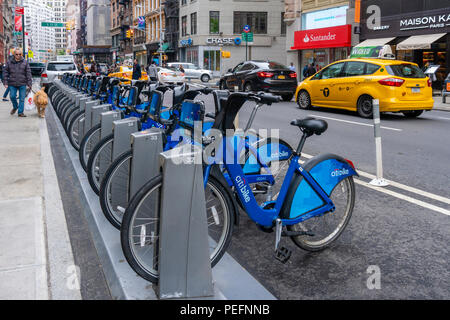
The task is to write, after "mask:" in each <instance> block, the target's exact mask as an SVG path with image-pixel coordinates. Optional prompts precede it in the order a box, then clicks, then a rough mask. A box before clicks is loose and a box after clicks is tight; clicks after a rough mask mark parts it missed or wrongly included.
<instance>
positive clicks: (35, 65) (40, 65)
mask: <svg viewBox="0 0 450 320" xmlns="http://www.w3.org/2000/svg"><path fill="white" fill-rule="evenodd" d="M44 66H45V65H44V64H43V63H39V62H30V67H31V68H33V67H34V68H37V67H39V68H42V67H44Z"/></svg>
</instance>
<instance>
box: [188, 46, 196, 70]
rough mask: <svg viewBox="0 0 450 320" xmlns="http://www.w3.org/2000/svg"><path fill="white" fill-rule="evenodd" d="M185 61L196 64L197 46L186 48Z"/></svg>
mask: <svg viewBox="0 0 450 320" xmlns="http://www.w3.org/2000/svg"><path fill="white" fill-rule="evenodd" d="M186 62H190V63H193V64H195V65H196V66H198V48H187V49H186Z"/></svg>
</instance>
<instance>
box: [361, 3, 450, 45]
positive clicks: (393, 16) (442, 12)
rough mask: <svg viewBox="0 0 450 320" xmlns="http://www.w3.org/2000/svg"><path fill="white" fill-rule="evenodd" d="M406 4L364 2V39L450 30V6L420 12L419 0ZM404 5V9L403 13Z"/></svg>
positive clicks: (362, 12)
mask: <svg viewBox="0 0 450 320" xmlns="http://www.w3.org/2000/svg"><path fill="white" fill-rule="evenodd" d="M405 4H406V7H405V8H404V7H403V6H399V5H397V4H395V5H393V4H392V2H391V1H389V0H386V1H380V0H366V1H364V2H361V36H362V38H363V39H369V38H378V37H388V36H389V37H392V36H410V35H417V34H433V33H443V32H450V7H445V6H444V5H443V7H442V9H436V10H428V11H426V10H425V11H421V10H417V8H416V7H415V5H416V2H405ZM402 8H404V11H405V12H401V9H402Z"/></svg>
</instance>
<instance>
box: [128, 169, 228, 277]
mask: <svg viewBox="0 0 450 320" xmlns="http://www.w3.org/2000/svg"><path fill="white" fill-rule="evenodd" d="M161 199H162V175H158V176H157V177H155V178H154V179H152V180H150V181H149V182H148V183H147V184H146V185H145V186H144V187H143V188H142V189H141V190H140V191H139V192H138V193H137V194H136V195H135V196H134V197H133V199H132V200H131V201H130V205H129V206H128V208H127V209H126V211H125V214H124V217H123V219H122V226H121V230H120V238H121V243H122V249H123V252H124V255H125V257H126V259H127V261H128V263H129V264H130V266H131V267H132V268H133V270H134V271H136V273H137V274H139V275H140V276H141V277H143V278H144V279H146V280H148V281H151V282H153V283H156V282H158V279H159V271H158V252H159V248H158V240H159V210H160V208H161V203H160V201H161ZM205 200H206V215H207V224H208V235H209V252H210V259H211V267H213V266H214V265H215V264H216V263H217V262H218V261H219V260H220V258H221V257H222V256H223V254H224V253H225V251H226V249H227V248H228V246H229V244H230V241H231V235H232V231H233V224H234V212H233V211H232V210H234V207H233V204H232V202H231V199H230V197H229V195H228V193H227V191H226V190H225V188H224V187H223V186H222V184H220V183H219V182H218V180H216V179H215V178H214V177H213V176H210V177H209V180H208V183H207V186H206V189H205Z"/></svg>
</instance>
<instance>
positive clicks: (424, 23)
mask: <svg viewBox="0 0 450 320" xmlns="http://www.w3.org/2000/svg"><path fill="white" fill-rule="evenodd" d="M449 22H450V14H440V15H432V16H424V17H418V18H406V19H402V20H400V30H411V29H424V28H430V29H431V28H443V27H445V26H446V25H447V24H448V23H449Z"/></svg>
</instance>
